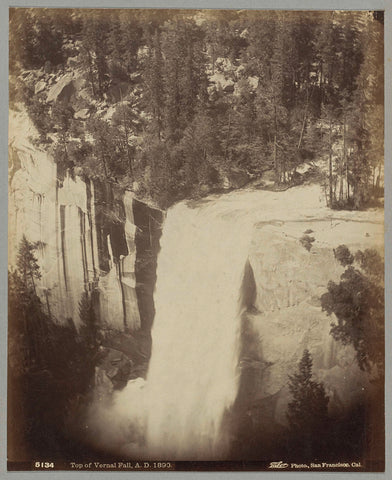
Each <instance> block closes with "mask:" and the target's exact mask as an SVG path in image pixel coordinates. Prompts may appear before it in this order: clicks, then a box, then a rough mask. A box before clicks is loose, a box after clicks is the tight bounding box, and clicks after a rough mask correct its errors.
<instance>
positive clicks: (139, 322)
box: [9, 113, 163, 331]
mask: <svg viewBox="0 0 392 480" xmlns="http://www.w3.org/2000/svg"><path fill="white" fill-rule="evenodd" d="M34 133H35V132H34V128H33V126H32V125H31V123H29V122H28V120H26V118H25V117H23V115H22V114H17V113H11V118H10V188H9V212H10V216H9V263H10V265H15V263H16V256H17V250H18V245H19V241H20V239H21V237H22V235H25V236H26V238H27V239H28V240H29V241H30V242H38V243H37V245H38V248H37V251H36V255H37V257H38V262H39V265H40V267H41V274H42V279H41V281H40V284H39V286H38V290H37V292H38V294H39V295H40V297H41V299H42V301H43V303H44V305H45V306H46V308H47V310H48V313H50V314H51V315H53V316H54V317H55V318H56V319H58V320H59V321H62V322H65V321H66V320H67V319H68V318H71V319H73V321H74V322H75V324H76V326H78V325H79V324H80V318H79V302H80V299H81V294H82V292H83V291H85V290H87V291H90V292H92V299H93V302H94V308H95V312H96V313H97V315H98V317H99V319H100V322H101V323H103V324H105V323H106V324H107V325H108V326H110V327H114V328H116V329H120V330H123V329H126V330H130V331H135V330H139V329H141V330H144V329H148V330H149V328H150V326H151V323H152V318H153V314H154V308H153V299H152V291H153V286H154V278H155V269H156V257H157V253H158V249H159V237H160V234H161V224H162V222H163V212H162V211H160V210H156V209H153V208H151V207H149V206H148V205H146V204H144V203H142V202H139V201H137V200H135V199H134V197H133V196H132V194H131V193H130V192H127V191H125V192H124V191H122V190H120V189H119V188H118V187H116V186H115V185H110V184H107V185H104V184H101V183H99V182H92V181H90V180H86V181H84V180H83V179H81V178H80V177H78V176H75V177H73V178H71V176H70V175H67V176H66V177H65V178H64V179H63V180H59V179H58V176H57V169H56V165H55V163H54V161H53V159H52V158H51V156H50V155H49V154H47V153H46V152H44V151H41V150H40V149H38V148H36V147H34V146H33V145H32V143H31V141H30V137H31V136H34ZM146 282H147V283H148V286H147V287H146V286H145V285H146Z"/></svg>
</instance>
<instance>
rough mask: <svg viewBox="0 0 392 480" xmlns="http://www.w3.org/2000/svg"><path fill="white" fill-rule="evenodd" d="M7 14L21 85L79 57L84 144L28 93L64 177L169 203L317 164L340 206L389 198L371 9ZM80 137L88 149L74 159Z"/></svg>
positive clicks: (293, 177)
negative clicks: (109, 184) (34, 73)
mask: <svg viewBox="0 0 392 480" xmlns="http://www.w3.org/2000/svg"><path fill="white" fill-rule="evenodd" d="M11 10H12V12H11V41H10V45H11V51H12V52H14V53H15V55H10V58H11V59H12V64H13V67H12V68H13V71H14V72H15V73H16V74H19V73H24V72H23V70H24V69H31V68H34V69H37V68H40V67H42V68H44V70H45V68H46V67H45V65H46V64H47V62H51V64H53V65H56V66H57V67H56V68H59V69H62V70H66V69H68V68H69V67H68V64H67V60H68V58H69V57H70V55H72V56H73V57H75V58H76V60H73V61H76V68H77V69H78V71H79V72H80V73H81V75H82V76H83V77H84V78H85V79H86V81H87V86H88V88H87V90H88V92H86V91H84V92H83V97H84V101H87V103H88V104H89V105H88V106H89V107H90V108H91V107H92V108H91V111H92V118H91V119H90V121H87V122H84V123H83V125H82V128H79V133H75V132H77V130H78V128H75V127H77V125H76V122H74V121H72V118H71V117H72V115H71V116H70V117H68V114H69V113H70V112H68V113H67V111H66V108H65V107H64V106H59V105H54V106H53V109H52V111H50V109H49V108H48V105H46V104H45V101H44V99H43V98H42V97H40V96H39V95H34V94H33V92H32V90H31V89H30V90H29V91H28V92H27V94H26V95H25V101H26V103H27V105H28V109H29V113H30V115H31V116H32V118H33V120H34V122H35V123H36V125H37V128H38V129H39V131H40V133H41V135H42V140H45V138H46V137H47V135H48V134H49V133H52V132H56V134H57V137H58V142H59V143H60V144H61V145H62V147H61V151H60V150H59V151H58V152H57V153H58V158H59V159H60V162H62V163H63V167H64V168H65V169H67V168H72V162H74V166H75V167H80V168H81V169H82V170H83V172H84V173H85V174H86V175H87V176H89V177H90V176H93V177H98V178H100V179H101V180H110V181H114V182H117V183H119V184H122V185H126V186H127V187H129V186H131V187H133V184H134V183H135V185H137V186H138V187H139V189H140V190H139V192H138V193H139V194H141V193H142V194H143V195H145V196H147V197H149V198H151V199H153V200H154V201H156V202H157V203H158V204H159V205H161V206H164V205H165V206H167V205H170V204H171V203H173V202H174V201H176V200H178V199H180V198H184V197H187V196H198V195H202V194H205V193H208V192H210V191H211V190H214V189H216V188H221V187H222V186H223V179H225V178H229V177H230V175H229V174H230V172H231V171H240V172H242V173H243V174H245V175H248V176H250V177H252V176H262V175H263V173H264V172H265V171H266V170H273V172H274V174H275V180H276V182H277V183H281V184H286V185H292V184H295V183H296V181H297V180H298V173H297V169H298V167H299V166H301V165H303V164H304V163H311V162H313V161H314V160H315V159H317V160H319V159H321V160H323V162H325V165H326V167H327V168H326V170H327V172H326V173H327V177H326V182H325V183H326V189H327V191H326V198H327V201H328V204H329V206H330V207H331V208H355V209H360V208H363V207H365V206H366V205H368V204H369V203H371V202H373V203H374V202H376V200H377V197H379V196H382V194H383V191H382V190H383V189H382V177H383V168H382V165H383V131H382V130H383V129H381V128H378V125H382V122H383V75H382V68H381V66H382V55H383V51H382V49H383V31H382V29H383V27H382V23H381V22H379V21H378V20H377V18H376V17H374V16H373V15H371V14H370V13H369V12H338V13H337V12H283V11H251V12H250V11H246V10H245V11H244V10H243V11H205V12H204V11H203V12H198V13H196V12H194V11H189V12H186V11H178V10H160V11H154V10H149V11H145V10H144V11H143V10H137V9H127V10H126V9H118V10H109V11H102V10H98V9H81V10H76V9H75V10H72V9H70V10H64V12H63V14H62V15H58V14H57V13H56V10H55V9H45V10H43V9H42V10H38V9H11ZM288 15H290V21H287V16H288ZM30 88H32V87H30ZM78 101H80V98H79V100H78ZM109 105H110V106H113V107H114V109H115V114H114V115H113V116H112V117H111V118H105V117H103V116H102V115H101V113H102V111H103V110H106V111H107V108H108V106H109ZM59 110H60V111H59ZM94 110H95V112H94ZM97 110H98V111H100V112H101V113H100V114H98V113H97ZM71 131H73V133H72V134H71ZM74 133H75V135H76V136H77V138H78V141H79V143H80V144H82V143H86V142H89V143H90V144H91V152H90V153H89V154H87V155H85V156H83V157H82V158H79V157H78V155H76V156H75V158H74V159H72V160H70V159H69V152H67V148H66V144H67V142H68V141H69V139H70V137H71V136H72V135H73V134H74ZM91 137H92V138H91ZM151 142H152V144H151ZM156 142H159V143H161V144H162V145H157V144H156ZM159 152H165V153H164V154H163V155H162V156H161V157H160V158H159V160H158V159H157V155H160V153H159ZM168 152H170V154H168ZM150 153H152V156H151V157H150V156H149V155H150ZM79 161H81V163H79ZM165 172H166V173H165ZM169 174H170V175H172V179H171V181H169V180H168V179H167V178H166V177H167V175H169ZM160 175H163V178H161V177H160ZM146 178H148V179H149V180H150V181H149V182H147V181H146V180H145V179H146ZM135 180H136V182H135Z"/></svg>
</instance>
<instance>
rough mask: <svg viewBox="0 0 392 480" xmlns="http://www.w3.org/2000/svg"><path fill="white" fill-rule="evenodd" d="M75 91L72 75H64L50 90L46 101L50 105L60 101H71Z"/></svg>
mask: <svg viewBox="0 0 392 480" xmlns="http://www.w3.org/2000/svg"><path fill="white" fill-rule="evenodd" d="M74 91H75V86H74V84H73V77H72V76H71V75H64V76H63V77H61V78H60V79H59V80H58V82H56V83H55V84H54V85H53V87H52V88H51V89H50V90H49V93H48V96H47V99H46V101H47V102H48V103H50V102H57V101H58V100H65V101H69V100H70V98H71V95H72V94H73V93H74Z"/></svg>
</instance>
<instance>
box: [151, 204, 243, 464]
mask: <svg viewBox="0 0 392 480" xmlns="http://www.w3.org/2000/svg"><path fill="white" fill-rule="evenodd" d="M235 217H237V218H235ZM250 239H251V228H249V226H248V227H247V226H246V223H245V222H244V221H242V217H241V216H240V215H238V213H236V212H235V211H234V212H232V211H230V210H229V213H227V212H226V211H225V210H222V209H221V208H219V206H218V205H216V204H214V203H213V202H211V203H210V204H207V205H204V206H203V207H202V208H200V207H198V208H196V209H192V208H190V207H188V206H186V205H185V204H180V205H177V206H176V207H174V208H173V209H171V210H170V211H169V212H168V216H167V219H166V222H165V225H164V230H163V236H162V238H161V252H160V254H159V257H158V271H157V286H156V292H155V295H154V299H155V306H156V317H155V320H154V326H153V330H152V338H153V348H152V357H151V362H150V368H149V372H148V377H147V385H146V388H145V390H146V399H145V402H146V409H147V438H146V440H147V446H148V453H149V454H150V456H152V457H155V458H171V459H197V458H203V459H206V458H214V459H217V458H219V456H220V455H223V454H224V447H225V438H222V437H224V436H222V435H221V422H222V418H223V415H224V412H225V409H227V408H229V407H230V406H231V404H232V403H233V401H234V400H235V396H236V392H237V380H238V378H237V377H238V375H237V370H236V367H237V360H238V348H239V327H240V321H239V318H240V305H241V302H240V298H239V295H240V290H241V283H242V279H243V275H244V267H245V264H246V260H247V255H248V251H249V244H250Z"/></svg>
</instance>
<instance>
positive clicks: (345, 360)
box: [239, 212, 383, 424]
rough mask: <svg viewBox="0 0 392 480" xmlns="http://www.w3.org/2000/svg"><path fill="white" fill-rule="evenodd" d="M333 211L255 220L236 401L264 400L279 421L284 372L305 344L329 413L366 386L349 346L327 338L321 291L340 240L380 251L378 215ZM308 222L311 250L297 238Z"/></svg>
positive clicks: (350, 402)
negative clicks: (294, 218) (319, 215)
mask: <svg viewBox="0 0 392 480" xmlns="http://www.w3.org/2000/svg"><path fill="white" fill-rule="evenodd" d="M335 215H336V218H333V216H331V217H330V218H324V219H323V218H319V219H315V218H313V219H311V220H306V219H302V220H300V221H298V220H297V221H275V222H272V223H271V222H268V223H259V224H255V229H254V232H253V239H252V245H251V248H250V253H249V267H248V268H250V269H251V272H250V274H249V273H248V275H246V276H245V282H244V287H243V288H245V290H246V292H247V295H245V297H248V301H247V304H246V306H247V307H248V309H247V312H246V313H245V315H244V316H243V333H242V337H243V343H244V346H243V351H242V355H241V356H242V361H241V366H242V369H241V371H242V383H241V388H240V394H239V400H240V403H241V404H242V406H244V407H245V408H246V409H250V410H252V408H253V407H255V408H256V407H258V408H259V407H260V405H263V404H264V405H267V404H268V405H269V406H270V408H271V412H270V414H271V415H272V417H273V418H274V419H275V421H277V422H278V423H282V424H284V423H285V422H286V410H287V404H288V402H289V401H290V394H289V390H288V380H289V379H288V376H289V375H292V374H293V373H294V371H295V370H296V368H297V365H298V363H299V361H300V359H301V357H302V354H303V351H304V349H308V350H309V351H310V353H311V355H312V358H313V374H314V378H315V380H317V381H319V382H323V384H324V386H325V389H326V393H327V395H328V397H329V412H330V414H331V415H332V416H338V417H339V416H341V415H344V414H345V413H346V412H348V411H350V408H351V407H352V406H354V405H355V404H358V403H359V402H361V401H363V400H364V399H365V397H366V396H367V395H368V394H369V392H370V391H371V389H372V385H371V381H370V378H369V375H368V374H366V373H364V372H363V371H361V370H360V369H359V367H358V364H357V361H356V358H355V352H354V349H353V348H352V347H350V346H343V345H342V344H341V343H340V342H336V341H335V340H333V338H332V337H331V335H330V329H331V326H330V325H331V323H333V322H334V321H335V319H334V318H333V317H328V316H327V315H326V313H325V312H323V311H322V309H321V304H320V297H321V295H322V294H323V293H325V292H326V290H327V284H328V282H329V281H330V280H333V281H335V282H339V278H340V275H341V274H342V273H343V271H344V269H343V267H342V266H341V265H340V264H339V263H338V261H337V260H336V259H335V257H334V254H333V249H334V248H336V247H337V246H338V245H339V244H342V243H344V244H346V245H347V246H348V247H349V248H350V250H351V251H353V252H355V251H356V250H357V249H366V248H376V249H379V251H380V252H382V247H383V228H382V222H380V223H377V214H374V217H373V218H372V217H371V216H370V215H369V214H368V215H367V216H366V213H365V212H350V213H349V212H344V213H341V212H340V214H335ZM378 220H379V219H378ZM308 229H311V230H312V232H311V235H312V236H313V237H314V238H315V242H314V243H313V247H312V248H311V250H310V251H307V250H306V249H305V248H304V247H303V246H302V245H301V242H300V239H301V237H302V236H303V234H304V232H305V231H307V230H308ZM249 277H251V279H250V280H249ZM249 307H250V308H249Z"/></svg>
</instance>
